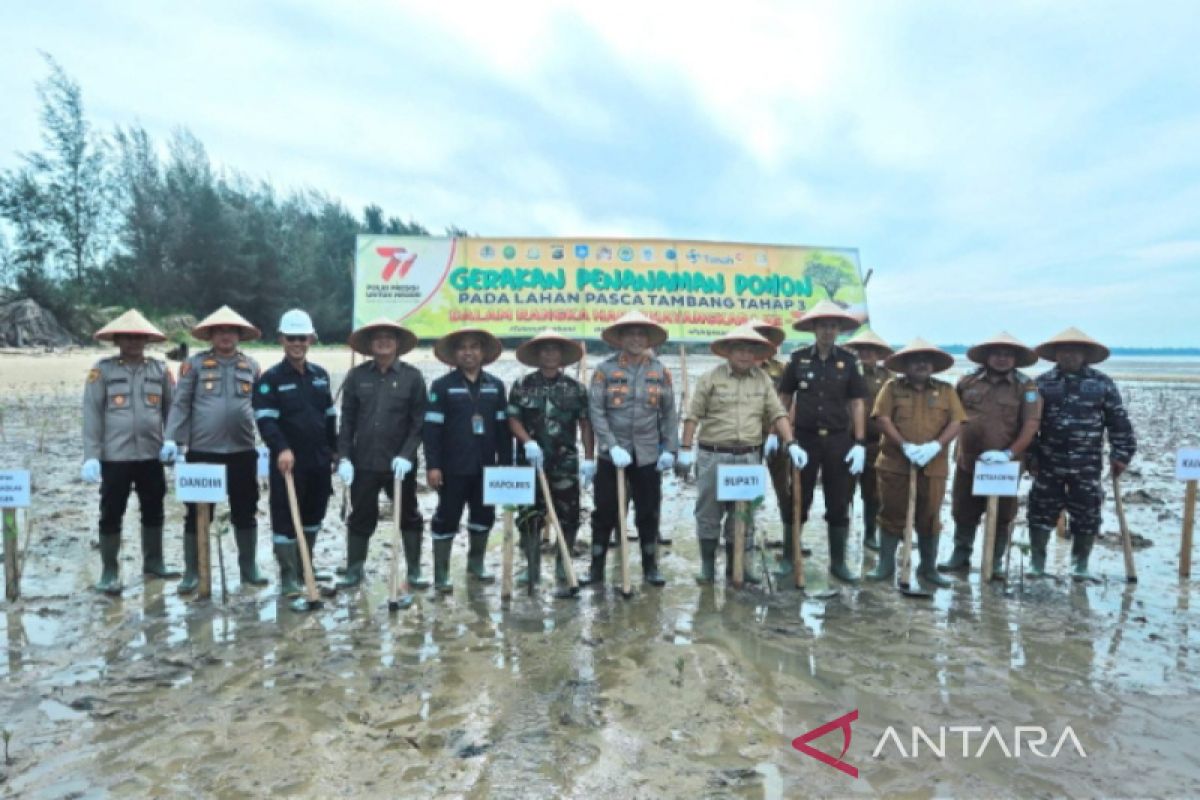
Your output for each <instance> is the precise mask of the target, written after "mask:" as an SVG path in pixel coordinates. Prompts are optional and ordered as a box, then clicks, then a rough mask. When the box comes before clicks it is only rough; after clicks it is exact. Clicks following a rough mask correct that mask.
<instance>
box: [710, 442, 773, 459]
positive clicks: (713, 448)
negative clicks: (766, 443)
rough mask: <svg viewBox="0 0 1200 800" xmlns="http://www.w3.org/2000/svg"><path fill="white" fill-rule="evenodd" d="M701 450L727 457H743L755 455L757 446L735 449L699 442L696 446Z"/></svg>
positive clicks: (749, 445) (743, 446)
mask: <svg viewBox="0 0 1200 800" xmlns="http://www.w3.org/2000/svg"><path fill="white" fill-rule="evenodd" d="M697 446H698V447H699V448H700V449H701V450H707V451H708V452H710V453H724V454H725V455H727V456H744V455H746V454H747V453H757V452H758V448H759V446H758V445H756V444H748V445H741V446H737V447H721V446H720V445H715V444H705V443H704V442H701V443H700V444H699V445H697Z"/></svg>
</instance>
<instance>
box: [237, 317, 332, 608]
mask: <svg viewBox="0 0 1200 800" xmlns="http://www.w3.org/2000/svg"><path fill="white" fill-rule="evenodd" d="M316 340H317V332H316V330H314V329H313V324H312V319H311V318H310V317H309V316H308V314H307V313H306V312H304V311H301V310H300V309H292V310H291V311H288V312H286V313H285V314H284V315H283V317H282V318H281V319H280V320H279V342H280V344H282V345H283V350H284V358H283V360H282V361H280V362H279V363H278V364H276V365H275V366H273V367H271V368H270V369H268V370H267V371H266V372H264V373H263V374H262V376H261V377H259V379H258V382H257V383H256V384H255V386H254V418H255V420H256V421H257V422H258V431H259V434H260V435H261V436H262V439H263V441H264V442H265V443H266V445H267V447H269V448H270V450H271V460H270V463H271V468H270V485H271V530H272V531H273V533H274V536H273V540H274V544H275V558H276V559H277V560H278V561H279V591H280V593H281V594H283V595H284V596H296V595H299V594H300V591H301V589H300V555H299V551H298V550H297V549H296V531H295V530H294V528H293V526H292V516H291V511H290V509H289V507H288V497H287V487H286V485H285V483H284V477H283V476H284V475H286V474H290V475H291V476H292V479H293V480H294V481H295V483H296V497H297V500H298V501H299V505H300V520H301V524H302V525H303V526H304V538H305V540H306V541H307V543H308V551H309V556H310V559H311V556H312V552H313V550H314V548H315V547H316V541H317V534H318V533H320V531H321V522H322V521H323V520H324V519H325V510H326V508H327V507H328V505H329V496H330V495H331V494H332V493H333V484H332V480H331V479H332V475H333V469H334V465H335V464H337V409H336V408H335V407H334V405H333V395H332V394H331V393H330V391H329V373H328V372H326V371H325V370H324V369H322V368H321V367H319V366H317V365H316V364H313V363H311V362H309V361H308V348H309V347H310V346H311V345H312V344H313V343H314V342H315V341H316Z"/></svg>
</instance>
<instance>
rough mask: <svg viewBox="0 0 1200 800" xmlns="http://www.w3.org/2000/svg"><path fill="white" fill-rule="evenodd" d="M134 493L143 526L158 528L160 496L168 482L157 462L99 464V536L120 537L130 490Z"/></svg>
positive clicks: (161, 521) (160, 509)
mask: <svg viewBox="0 0 1200 800" xmlns="http://www.w3.org/2000/svg"><path fill="white" fill-rule="evenodd" d="M131 489H132V490H133V491H136V492H137V496H138V505H139V506H140V507H141V510H142V526H143V527H146V528H161V527H162V524H163V497H165V496H166V494H167V479H166V477H165V475H164V474H163V465H162V464H161V463H159V461H158V459H150V460H149V461H101V462H100V534H101V535H104V534H114V533H117V534H119V533H120V532H121V520H122V519H123V518H124V517H125V509H126V507H127V506H128V505H129V492H130V490H131Z"/></svg>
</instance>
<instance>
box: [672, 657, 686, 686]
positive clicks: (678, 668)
mask: <svg viewBox="0 0 1200 800" xmlns="http://www.w3.org/2000/svg"><path fill="white" fill-rule="evenodd" d="M686 663H687V662H685V661H684V660H683V656H679V657H678V658H676V659H675V679H674V680H672V681H671V683H673V684H675V685H676V686H683V668H684V666H685V665H686Z"/></svg>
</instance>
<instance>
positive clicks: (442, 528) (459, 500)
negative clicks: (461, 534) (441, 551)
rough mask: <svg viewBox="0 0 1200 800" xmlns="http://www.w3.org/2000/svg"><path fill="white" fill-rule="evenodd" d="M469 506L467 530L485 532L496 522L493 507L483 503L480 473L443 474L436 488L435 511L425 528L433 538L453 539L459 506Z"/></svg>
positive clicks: (459, 511)
mask: <svg viewBox="0 0 1200 800" xmlns="http://www.w3.org/2000/svg"><path fill="white" fill-rule="evenodd" d="M467 506H469V507H470V513H468V514H467V531H468V532H470V533H486V532H487V531H490V530H491V529H492V525H493V524H495V522H496V509H495V508H494V507H492V506H485V505H484V504H483V473H482V472H480V473H478V474H476V475H446V476H445V479H444V480H443V482H442V488H441V489H439V490H438V506H437V511H435V512H433V521H432V522H431V523H430V524H429V530H430V533H431V534H432V537H431V538H433V539H453V538H454V534H456V533H458V523H459V521H460V520H462V512H463V508H465V507H467Z"/></svg>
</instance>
